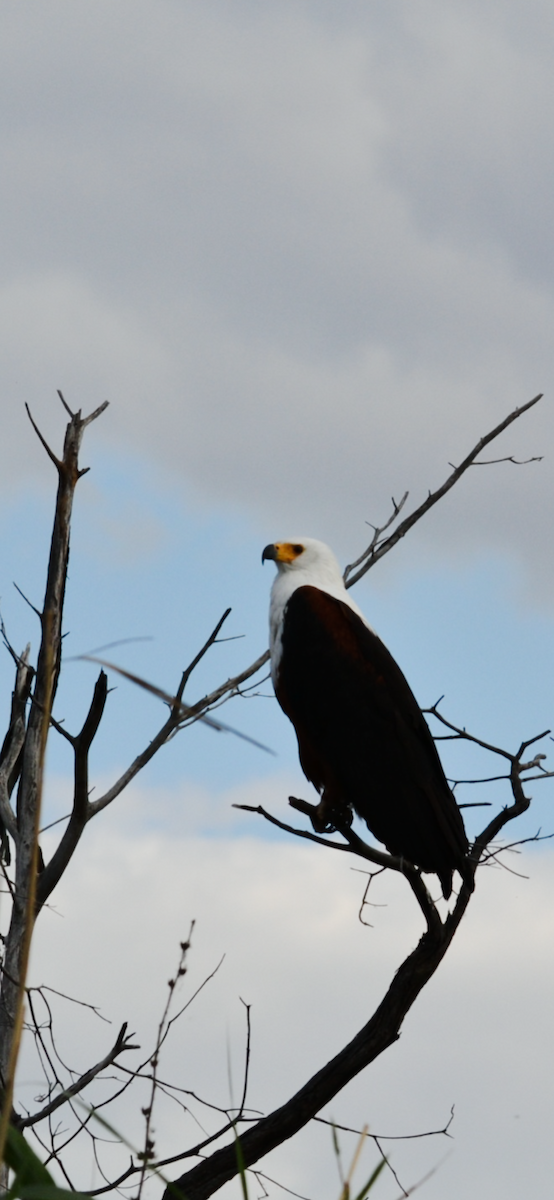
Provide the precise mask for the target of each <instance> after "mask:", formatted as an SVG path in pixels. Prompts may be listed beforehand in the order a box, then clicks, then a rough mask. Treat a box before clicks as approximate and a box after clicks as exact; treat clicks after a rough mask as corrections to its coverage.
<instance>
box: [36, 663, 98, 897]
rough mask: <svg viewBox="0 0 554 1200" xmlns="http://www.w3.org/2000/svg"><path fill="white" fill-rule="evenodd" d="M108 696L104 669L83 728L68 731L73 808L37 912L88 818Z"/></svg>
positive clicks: (43, 878) (42, 882)
mask: <svg viewBox="0 0 554 1200" xmlns="http://www.w3.org/2000/svg"><path fill="white" fill-rule="evenodd" d="M107 696H108V677H107V675H105V674H104V671H101V672H100V675H99V676H98V679H97V681H96V686H95V688H94V695H93V697H92V701H91V705H90V708H89V711H88V714H87V717H86V720H85V723H84V725H83V728H82V729H81V732H80V733H79V734H78V735H77V736H76V737H73V738H71V737H70V735H66V736H67V737H68V738H69V740H71V742H72V745H73V749H74V754H75V767H74V792H73V809H72V812H71V816H70V818H69V823H68V825H67V827H66V829H65V831H64V834H63V837H62V838H61V841H60V843H59V845H58V846H57V848H56V850H55V852H54V854H53V855H52V858H51V859H50V862H49V863H48V864H47V865H46V866H45V868H44V870H43V871H41V874H40V879H39V880H38V885H37V899H36V907H37V912H38V911H39V910H40V909H41V907H42V905H43V904H44V903H45V901H46V900H47V899H48V897H49V896H50V895H51V893H52V892H53V890H54V888H55V887H56V884H57V883H59V880H60V879H61V877H62V875H63V873H64V871H65V869H66V867H67V865H68V863H69V862H70V859H71V858H72V856H73V854H74V852H75V849H76V847H77V845H78V843H79V840H80V838H81V836H82V833H83V830H84V828H85V826H86V824H87V821H88V816H89V814H88V806H89V804H88V756H89V751H90V747H91V745H92V742H93V740H94V738H95V736H96V733H97V731H98V727H99V725H100V721H101V720H102V715H103V712H104V708H105V704H106V700H107ZM64 733H65V731H64Z"/></svg>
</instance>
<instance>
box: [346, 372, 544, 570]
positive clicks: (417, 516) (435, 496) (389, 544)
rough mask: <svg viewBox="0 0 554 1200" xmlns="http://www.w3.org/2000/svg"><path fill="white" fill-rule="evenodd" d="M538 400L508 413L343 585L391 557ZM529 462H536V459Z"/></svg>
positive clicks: (373, 543)
mask: <svg viewBox="0 0 554 1200" xmlns="http://www.w3.org/2000/svg"><path fill="white" fill-rule="evenodd" d="M539 400H542V392H541V393H539V395H538V396H534V397H533V399H532V400H528V401H527V404H522V406H521V408H515V409H514V411H513V412H511V413H509V414H508V416H507V417H504V420H503V421H501V422H500V424H499V425H496V426H495V428H494V429H491V431H490V433H487V434H485V436H484V437H482V438H480V439H479V441H478V442H477V445H476V446H474V447H473V450H470V452H469V454H468V455H466V457H465V458H464V459H463V461H462V462H461V463H460V465H459V467H454V470H453V471H452V474H451V475H449V476H448V479H446V480H445V481H444V483H443V484H441V486H440V487H439V488H437V490H436V492H429V495H428V496H427V499H426V500H424V501H423V504H420V505H419V508H416V509H415V510H414V512H413V513H410V516H409V517H405V518H404V520H403V521H401V523H400V525H399V526H398V528H397V529H395V531H394V533H391V534H390V536H389V537H388V538H385V541H384V542H380V543H379V542H377V543H376V541H375V538H373V539H372V541H371V542H370V544H369V546H368V548H367V550H366V551H365V553H364V554H363V555H361V557H360V558H359V559H357V561H356V562H355V563H352V564H351V565H350V566H348V567H346V570H345V572H344V581H345V583H346V586H347V587H353V586H354V584H355V583H357V582H358V580H359V579H361V578H362V576H363V575H365V574H366V571H369V569H370V567H372V566H374V564H375V563H376V562H378V561H379V559H380V558H382V557H383V555H384V554H388V552H389V550H392V549H393V546H396V544H397V542H399V541H400V539H401V538H403V537H405V535H406V534H407V533H408V532H409V530H410V529H412V527H413V526H414V525H415V524H416V523H417V521H420V520H421V518H422V517H424V516H425V514H426V513H428V512H429V509H430V508H432V507H433V505H434V504H437V503H438V501H439V500H442V498H443V496H446V493H447V492H449V491H450V488H453V487H454V484H455V483H457V482H458V480H459V479H461V477H462V475H463V474H464V473H465V472H466V471H467V469H468V467H471V466H473V464H474V463H475V459H476V458H477V455H478V454H480V453H481V451H482V450H483V449H484V448H485V446H488V445H489V444H490V442H493V441H494V440H495V438H497V437H498V436H499V435H500V434H501V433H503V432H504V430H505V429H507V428H508V426H509V425H511V424H512V423H513V422H514V421H517V420H518V418H519V417H521V416H523V413H525V412H528V410H529V409H530V408H533V405H535V404H538V402H539ZM498 461H503V460H498ZM530 461H537V460H536V459H533V460H530ZM476 465H478V464H476ZM402 503H403V501H402ZM393 504H394V500H393ZM400 507H401V505H400V506H398V509H397V512H393V516H392V520H394V519H395V517H396V516H397V515H398V512H399V511H400ZM396 508H397V506H396V505H395V509H396ZM390 523H391V521H390V520H389V521H388V522H387V525H384V526H383V530H384V529H386V528H387V527H388V525H390ZM381 532H382V531H381ZM364 560H365V561H364ZM360 564H363V565H360ZM357 566H359V570H358V571H356V572H355V574H352V572H353V571H354V570H355V568H356V567H357Z"/></svg>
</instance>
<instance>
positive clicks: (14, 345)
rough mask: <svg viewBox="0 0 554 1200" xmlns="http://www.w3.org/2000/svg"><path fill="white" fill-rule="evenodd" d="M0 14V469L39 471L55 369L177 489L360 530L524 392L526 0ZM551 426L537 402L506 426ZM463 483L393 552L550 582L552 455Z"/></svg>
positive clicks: (541, 312) (545, 305)
mask: <svg viewBox="0 0 554 1200" xmlns="http://www.w3.org/2000/svg"><path fill="white" fill-rule="evenodd" d="M8 7H9V18H10V19H9V36H8V38H7V41H6V44H5V48H4V55H5V62H4V64H3V88H4V92H5V93H6V94H7V95H8V96H9V98H10V103H11V105H12V113H13V121H12V122H11V131H10V139H9V142H6V143H5V146H4V153H5V156H7V157H6V161H7V170H6V175H5V183H4V193H3V203H4V210H5V221H6V223H7V227H8V228H9V230H10V238H9V244H8V245H7V248H6V251H5V259H4V273H3V278H4V288H3V295H2V297H1V298H0V309H1V311H2V312H3V314H4V328H5V330H6V332H7V335H8V336H7V338H6V343H7V345H6V349H5V352H4V360H3V366H2V367H1V370H2V373H3V377H4V391H5V394H6V395H7V396H8V397H9V408H8V414H7V420H6V422H5V429H4V435H5V437H4V456H5V458H4V470H3V477H4V479H5V480H8V479H11V480H12V481H13V480H17V481H20V480H21V478H22V474H23V473H26V474H27V475H29V471H30V468H31V466H32V470H33V471H34V472H36V471H41V470H43V465H42V463H41V464H38V458H39V455H38V453H35V454H34V455H32V454H31V455H30V454H29V450H28V446H29V442H28V438H27V437H26V435H25V434H24V432H23V426H22V423H21V419H20V416H19V412H20V404H21V402H22V400H23V399H24V398H25V399H30V400H32V402H33V406H34V407H35V408H36V409H37V411H38V413H39V415H40V417H41V419H42V421H43V423H46V425H47V426H50V427H51V425H52V421H53V418H52V415H51V407H50V401H49V400H48V399H47V397H48V395H49V393H50V392H51V393H52V394H53V391H54V388H55V387H56V386H62V387H63V388H64V389H65V390H66V392H67V395H68V398H69V399H70V401H71V402H72V403H73V404H74V405H75V406H78V405H81V404H82V405H83V406H84V407H88V408H91V407H93V406H94V405H95V404H96V403H98V401H99V400H101V399H104V398H105V397H108V398H110V399H111V400H112V401H113V406H112V409H111V410H110V412H109V414H108V415H107V416H106V417H105V418H103V420H102V423H101V427H100V426H99V427H98V430H97V431H95V434H94V437H95V438H96V437H99V438H100V439H101V441H102V442H103V443H104V444H106V445H110V446H111V447H112V448H113V447H118V448H120V449H122V448H123V447H125V450H126V451H128V450H131V451H132V452H134V453H136V454H139V455H141V456H145V457H147V458H149V459H150V460H151V461H153V462H155V463H156V464H157V465H158V466H161V468H162V469H163V470H167V471H169V472H170V473H171V474H172V476H173V478H174V480H175V481H176V485H177V486H179V481H180V479H181V478H183V477H184V476H186V478H187V481H188V485H189V486H190V485H192V486H193V488H194V489H195V490H196V493H197V495H198V497H199V499H200V502H201V503H205V504H207V503H213V502H214V501H215V503H217V504H225V505H229V504H232V505H234V506H236V507H238V508H239V510H241V511H243V512H245V513H248V514H249V515H251V514H256V516H257V517H258V518H260V517H261V518H262V520H263V521H264V522H267V521H269V520H272V521H274V522H275V521H277V520H280V521H282V523H283V526H284V527H285V526H286V525H287V524H289V523H294V524H295V526H298V523H299V522H300V525H301V526H303V527H305V528H306V529H308V530H310V531H311V532H315V533H324V534H325V536H326V537H327V538H328V539H329V540H333V541H337V540H338V539H340V540H345V539H346V538H351V539H352V547H353V549H357V548H358V546H359V536H360V535H361V534H363V521H364V520H366V519H368V520H377V519H379V518H380V516H381V513H382V510H383V505H384V504H385V503H388V494H389V492H390V491H394V492H395V494H396V493H397V492H399V491H401V490H404V489H405V488H407V487H408V488H410V489H411V490H412V494H413V495H414V498H416V497H419V496H421V495H423V494H424V493H425V491H426V489H427V487H430V486H431V487H432V486H434V485H435V484H436V483H437V482H439V481H440V480H441V479H442V477H443V476H444V473H445V470H446V464H447V461H448V459H452V460H454V461H457V460H459V458H460V457H461V456H462V455H463V454H464V453H466V452H467V450H468V449H469V447H470V446H471V445H472V444H473V442H474V441H475V440H476V438H477V437H478V436H479V435H480V434H482V433H483V432H484V431H485V430H486V429H487V428H488V427H490V426H491V425H493V424H494V423H495V422H496V421H497V420H498V419H499V418H500V417H501V416H502V415H504V413H505V412H507V411H508V410H509V409H510V408H512V407H514V406H515V405H516V404H521V403H523V402H524V401H525V400H526V399H528V398H530V396H531V395H532V394H534V393H535V392H537V391H538V390H539V389H541V388H548V386H549V380H550V377H551V374H552V362H551V349H550V345H551V336H550V335H551V329H552V323H553V317H554V297H553V294H552V288H551V283H550V276H551V272H549V271H548V269H547V263H548V261H549V259H550V257H551V254H552V231H551V227H550V221H549V217H548V213H547V210H546V209H545V208H544V207H541V205H542V200H541V199H539V198H540V197H543V196H544V195H545V194H546V192H547V190H548V187H547V179H546V177H545V171H546V167H545V162H546V157H545V154H544V147H545V145H546V144H548V138H549V133H548V129H549V122H550V117H549V113H550V111H551V108H552V100H553V93H554V89H553V85H552V79H551V72H550V70H549V64H548V62H547V60H546V59H545V56H544V50H543V41H542V36H541V32H540V30H541V20H542V18H543V14H542V7H541V5H540V4H538V3H536V4H532V5H531V12H530V16H529V21H530V24H529V29H528V30H527V31H526V35H525V37H523V38H521V37H520V31H519V27H518V24H517V20H516V19H515V18H516V13H515V10H513V9H512V8H511V7H510V8H509V12H508V14H507V15H506V14H505V13H504V11H502V12H500V11H499V10H498V8H497V6H494V5H492V6H491V5H488V6H485V7H484V8H483V9H482V10H481V8H477V7H476V6H469V7H468V6H463V7H462V6H460V5H459V4H456V3H451V4H448V5H446V6H445V7H444V8H443V9H442V10H441V13H440V15H439V16H437V12H436V8H435V6H434V5H425V6H424V7H423V10H422V11H418V18H417V21H416V20H415V18H414V17H413V15H412V14H411V12H410V10H409V9H405V8H404V9H400V10H398V9H396V10H394V14H392V13H388V12H387V11H386V10H384V9H371V11H368V10H365V9H362V8H360V6H354V8H353V9H352V8H349V9H348V11H346V10H345V12H344V14H343V15H342V16H338V15H337V14H336V13H335V12H333V11H332V10H331V9H330V8H329V7H325V6H324V7H321V6H314V5H311V4H306V5H304V6H303V7H302V10H301V11H300V10H299V9H298V7H297V6H294V5H290V4H284V5H282V6H281V7H280V9H279V12H273V11H270V10H259V8H258V6H256V5H252V4H250V3H245V4H242V5H240V6H239V7H237V8H234V9H233V11H232V12H230V10H229V9H227V8H226V7H225V6H224V5H221V4H219V3H216V2H215V0H214V2H212V3H209V4H207V5H203V6H202V9H201V10H191V9H182V7H181V6H180V5H177V4H175V3H170V2H168V3H165V4H161V5H159V6H158V8H157V10H156V14H155V15H153V14H152V13H151V12H150V11H149V10H148V9H147V8H144V7H142V6H140V5H139V6H138V7H137V6H136V5H135V6H134V7H133V9H132V10H131V8H130V7H129V6H128V5H125V4H123V5H121V6H118V8H117V10H114V9H113V8H112V7H111V6H109V5H105V4H102V3H100V4H95V5H94V6H92V5H90V4H89V5H86V4H85V6H84V8H83V9H82V10H80V13H79V15H78V17H77V14H72V13H71V12H68V10H67V7H66V6H64V5H61V6H60V5H57V4H54V5H52V6H50V8H49V19H48V21H45V20H44V19H43V18H41V15H40V14H38V15H37V22H36V25H35V27H34V30H33V33H32V36H31V37H29V31H28V28H27V26H26V23H25V22H23V20H22V17H21V15H20V14H19V10H18V8H17V6H14V5H11V6H8ZM131 12H132V20H130V18H131ZM530 31H533V32H532V33H531V32H530ZM69 63H71V64H73V65H72V67H71V69H69V67H68V64H69ZM485 63H486V70H485V68H484V64H485ZM531 75H532V78H533V87H529V86H527V81H528V80H529V78H530V77H531ZM522 163H523V164H524V167H523V168H522V166H521V164H522ZM39 179H40V187H39V186H38V184H37V180H39ZM551 446H552V420H551V417H550V415H549V412H548V409H547V406H546V405H545V406H544V407H543V410H542V411H541V412H540V413H537V414H534V415H533V416H532V417H529V418H527V420H526V422H525V424H522V425H521V426H518V427H517V429H515V430H514V431H513V432H512V434H511V435H510V437H509V438H508V437H506V438H505V439H504V442H503V443H502V447H505V451H506V452H507V453H512V452H516V453H517V454H518V456H521V457H525V456H526V455H528V454H530V453H535V454H536V453H541V452H546V453H548V451H549V447H551ZM502 447H499V449H501V448H502ZM481 476H482V477H481V478H480V479H479V480H477V479H476V477H475V473H474V474H473V476H472V478H471V484H470V487H466V488H465V490H464V495H463V500H462V499H455V500H453V501H452V503H451V504H450V506H449V508H448V518H447V519H445V520H443V519H442V518H441V517H437V518H436V519H433V520H431V521H429V522H428V524H427V526H426V530H425V531H424V532H422V534H421V540H420V541H419V544H420V545H421V546H427V547H429V548H430V549H431V551H432V552H433V553H434V554H437V553H438V554H440V555H443V554H445V553H451V554H452V553H454V550H453V546H454V545H455V547H456V553H458V554H459V553H462V552H464V551H467V550H470V549H471V548H474V547H475V546H476V545H477V546H479V547H483V546H485V547H491V546H495V547H499V546H501V547H502V548H503V551H504V553H506V554H508V555H509V554H514V555H516V556H518V557H519V558H520V559H522V560H524V561H525V562H526V564H527V567H528V569H530V571H531V572H532V573H533V574H534V579H535V583H536V586H537V587H538V588H542V589H543V591H544V593H545V594H547V593H549V592H550V587H551V582H552V581H551V576H550V571H548V572H547V579H546V580H543V579H542V578H541V574H542V573H543V568H541V570H540V571H539V568H538V567H537V562H538V560H539V557H541V553H540V552H541V549H542V539H541V534H540V528H539V527H538V523H537V521H536V513H537V512H538V511H548V510H549V508H550V507H551V505H552V498H553V497H552V491H551V487H552V485H551V473H550V472H548V471H547V470H545V469H544V468H533V469H532V470H531V469H529V470H528V471H525V472H524V471H523V470H522V471H521V472H518V473H517V474H516V473H515V472H514V471H510V470H503V469H495V470H493V471H491V472H490V473H487V472H484V471H483V472H482V473H481ZM453 530H455V538H454V537H453ZM357 531H359V533H358V532H357Z"/></svg>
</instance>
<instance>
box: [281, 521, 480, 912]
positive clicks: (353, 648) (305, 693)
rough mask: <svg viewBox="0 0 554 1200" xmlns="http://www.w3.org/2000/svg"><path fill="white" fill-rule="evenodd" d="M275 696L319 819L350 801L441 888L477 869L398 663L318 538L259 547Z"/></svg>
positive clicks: (340, 812) (342, 815)
mask: <svg viewBox="0 0 554 1200" xmlns="http://www.w3.org/2000/svg"><path fill="white" fill-rule="evenodd" d="M266 559H271V560H272V561H273V562H275V564H276V566H277V575H276V577H275V580H274V582H273V587H272V589H271V605H270V614H269V623H270V651H271V675H272V679H273V685H274V688H275V694H276V696H277V699H278V701H279V704H280V705H281V708H282V709H283V711H284V712H285V713H286V715H287V717H289V718H290V720H291V721H292V723H293V725H294V728H295V730H296V736H297V739H298V751H299V755H300V763H301V766H302V770H303V771H304V774H305V775H306V776H307V778H308V779H309V780H310V782H311V783H313V784H314V786H315V787H316V788H317V790H318V792H319V793H320V795H321V800H320V802H319V805H318V806H317V809H316V818H315V820H314V822H313V823H314V826H315V827H316V828H317V827H319V829H320V830H324V829H329V828H333V815H334V816H335V819H337V818H338V819H339V820H341V821H342V822H343V823H349V822H350V820H351V815H352V809H354V810H355V812H356V813H357V814H358V816H360V817H362V818H363V819H364V820H365V822H366V824H367V826H368V828H369V830H370V831H371V833H372V834H373V835H374V836H375V837H376V838H377V839H378V841H380V842H383V843H384V845H385V846H386V847H387V850H388V851H389V853H390V854H394V855H399V856H400V857H402V858H405V859H407V860H408V861H409V862H410V863H413V864H414V865H415V866H417V867H419V868H420V869H421V870H422V871H428V872H431V873H434V874H436V875H438V877H439V879H440V882H441V887H442V891H443V895H444V897H445V899H448V897H449V896H450V894H451V892H452V875H453V872H454V871H459V872H460V875H461V876H462V877H463V878H464V880H465V882H466V883H467V885H468V886H469V887H473V872H472V869H471V866H470V864H469V862H468V859H467V852H468V843H467V838H466V835H465V830H464V824H463V821H462V817H461V814H460V810H459V808H458V805H457V804H456V801H455V799H454V796H453V795H452V792H451V790H450V788H449V786H448V783H447V781H446V777H445V775H444V771H443V769H442V766H441V762H440V759H439V756H438V754H437V751H436V748H435V743H434V741H433V738H432V737H431V733H430V731H429V728H428V726H427V724H426V721H425V719H424V717H423V715H422V713H421V710H420V708H419V705H418V703H417V701H416V699H415V697H414V695H413V692H412V691H411V688H410V687H409V685H408V683H407V682H406V680H405V678H404V676H403V674H402V672H401V670H400V668H399V667H398V666H397V664H396V662H395V661H394V659H393V657H392V655H391V654H390V653H389V651H388V650H387V648H386V646H385V645H384V644H383V642H382V641H381V639H380V638H379V637H378V636H377V634H376V633H375V632H374V630H373V629H372V628H371V626H370V625H369V624H368V622H367V621H366V619H365V617H364V615H363V613H362V612H361V610H360V609H359V608H358V606H357V604H355V602H354V601H353V600H352V599H351V597H350V595H349V593H348V591H347V590H346V588H345V586H344V582H343V578H342V575H341V572H340V568H339V565H338V562H337V560H336V558H335V556H334V554H333V552H332V551H331V550H330V549H329V547H328V546H325V545H324V543H323V542H318V541H315V539H314V538H296V539H294V540H293V541H290V542H274V543H273V544H271V545H269V546H266V547H265V550H264V552H263V554H262V562H264V561H265V560H266Z"/></svg>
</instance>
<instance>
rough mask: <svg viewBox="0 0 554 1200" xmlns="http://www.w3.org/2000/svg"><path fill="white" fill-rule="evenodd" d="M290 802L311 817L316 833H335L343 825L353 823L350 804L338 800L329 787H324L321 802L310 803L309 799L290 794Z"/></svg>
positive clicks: (292, 806) (293, 806)
mask: <svg viewBox="0 0 554 1200" xmlns="http://www.w3.org/2000/svg"><path fill="white" fill-rule="evenodd" d="M289 804H290V806H291V808H296V809H297V811H298V812H302V813H304V814H305V816H307V817H309V818H310V821H311V823H312V828H313V829H314V830H315V832H316V833H334V832H335V830H336V829H340V826H341V825H351V824H352V809H351V807H350V805H349V804H345V803H344V801H343V800H338V799H337V796H336V794H334V793H333V792H332V791H331V790H330V789H329V788H324V790H323V794H322V796H321V800H320V801H319V804H309V803H308V801H307V800H299V799H297V798H296V796H289Z"/></svg>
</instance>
